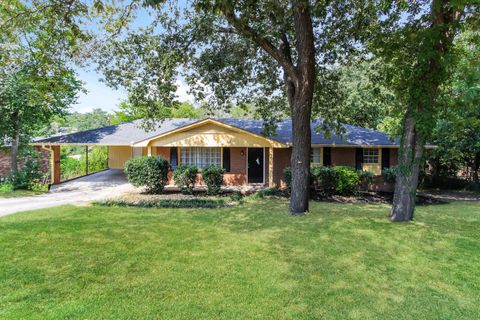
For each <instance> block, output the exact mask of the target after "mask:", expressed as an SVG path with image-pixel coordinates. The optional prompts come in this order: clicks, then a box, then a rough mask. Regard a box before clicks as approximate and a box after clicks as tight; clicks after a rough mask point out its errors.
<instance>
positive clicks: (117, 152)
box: [108, 146, 132, 169]
mask: <svg viewBox="0 0 480 320" xmlns="http://www.w3.org/2000/svg"><path fill="white" fill-rule="evenodd" d="M131 155H132V149H131V147H128V146H110V147H108V167H109V168H111V169H123V168H124V167H125V162H126V161H127V160H128V159H130V157H131Z"/></svg>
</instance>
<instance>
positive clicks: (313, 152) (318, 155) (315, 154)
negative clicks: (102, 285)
mask: <svg viewBox="0 0 480 320" xmlns="http://www.w3.org/2000/svg"><path fill="white" fill-rule="evenodd" d="M310 163H312V164H320V163H322V148H311V149H310Z"/></svg>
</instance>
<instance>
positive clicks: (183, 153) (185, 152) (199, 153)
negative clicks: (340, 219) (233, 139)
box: [180, 147, 222, 169]
mask: <svg viewBox="0 0 480 320" xmlns="http://www.w3.org/2000/svg"><path fill="white" fill-rule="evenodd" d="M221 150H222V148H203V147H187V148H180V162H181V164H185V165H196V166H197V167H198V168H199V169H203V168H205V167H207V166H209V165H212V164H214V165H216V166H219V167H221V166H222V154H221Z"/></svg>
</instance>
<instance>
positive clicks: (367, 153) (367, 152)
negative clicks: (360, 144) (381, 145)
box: [363, 148, 379, 164]
mask: <svg viewBox="0 0 480 320" xmlns="http://www.w3.org/2000/svg"><path fill="white" fill-rule="evenodd" d="M378 159H379V156H378V148H364V149H363V163H371V164H378Z"/></svg>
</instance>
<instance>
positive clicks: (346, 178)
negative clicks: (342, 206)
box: [334, 166, 360, 196]
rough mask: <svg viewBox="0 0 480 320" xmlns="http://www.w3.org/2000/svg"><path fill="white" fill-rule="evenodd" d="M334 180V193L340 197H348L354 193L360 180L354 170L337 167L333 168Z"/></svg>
mask: <svg viewBox="0 0 480 320" xmlns="http://www.w3.org/2000/svg"><path fill="white" fill-rule="evenodd" d="M334 169H335V171H336V174H337V179H336V186H335V189H336V193H337V194H339V195H342V196H348V195H352V194H354V193H355V190H356V188H357V186H358V185H359V183H360V178H359V177H358V174H357V172H356V170H355V169H354V168H351V167H344V166H338V167H334Z"/></svg>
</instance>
